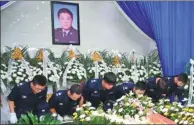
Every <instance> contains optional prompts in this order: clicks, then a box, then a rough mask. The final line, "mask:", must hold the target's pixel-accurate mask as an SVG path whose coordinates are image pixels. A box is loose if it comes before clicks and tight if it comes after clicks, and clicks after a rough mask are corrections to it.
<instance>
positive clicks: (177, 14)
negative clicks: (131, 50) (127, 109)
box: [117, 1, 194, 76]
mask: <svg viewBox="0 0 194 125" xmlns="http://www.w3.org/2000/svg"><path fill="white" fill-rule="evenodd" d="M117 3H118V5H119V6H120V7H121V8H122V10H123V11H124V12H125V13H126V15H128V17H129V18H130V19H131V20H132V21H133V22H134V23H135V24H136V25H137V26H138V27H139V28H140V29H141V30H142V31H143V32H144V33H145V34H147V35H148V36H149V37H150V38H152V39H153V40H155V41H156V44H157V48H158V52H159V57H160V61H161V64H162V69H163V73H164V76H173V75H176V74H178V73H180V72H184V67H185V65H186V63H188V62H189V60H190V58H194V31H193V28H194V14H193V12H194V2H192V1H185V2H183V1H176V2H175V1H141V2H139V1H138V2H134V1H117Z"/></svg>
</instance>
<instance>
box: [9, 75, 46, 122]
mask: <svg viewBox="0 0 194 125" xmlns="http://www.w3.org/2000/svg"><path fill="white" fill-rule="evenodd" d="M46 82H47V79H46V77H45V76H43V75H36V76H35V77H34V78H33V80H32V81H31V82H27V83H19V84H17V85H15V87H14V88H13V89H12V91H11V93H10V94H9V96H8V104H9V109H10V116H11V117H10V122H11V123H16V122H17V119H18V118H20V117H21V114H26V113H28V112H32V113H33V114H35V115H38V116H41V115H44V114H46V113H49V108H48V104H47V103H46V95H47V87H46Z"/></svg>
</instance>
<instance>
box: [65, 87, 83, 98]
mask: <svg viewBox="0 0 194 125" xmlns="http://www.w3.org/2000/svg"><path fill="white" fill-rule="evenodd" d="M81 93H82V89H81V86H80V85H79V84H73V85H72V86H71V88H70V89H69V91H68V96H69V98H71V99H72V100H74V101H76V100H78V99H79V98H80V97H81Z"/></svg>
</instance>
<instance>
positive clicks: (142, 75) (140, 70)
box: [128, 65, 148, 83]
mask: <svg viewBox="0 0 194 125" xmlns="http://www.w3.org/2000/svg"><path fill="white" fill-rule="evenodd" d="M129 74H130V75H129V76H128V79H129V80H130V81H132V82H134V83H137V82H138V81H145V80H146V79H147V78H148V74H147V71H146V69H145V67H144V66H141V65H137V66H136V65H132V66H131V69H130V70H129Z"/></svg>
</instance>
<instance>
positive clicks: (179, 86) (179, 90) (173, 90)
mask: <svg viewBox="0 0 194 125" xmlns="http://www.w3.org/2000/svg"><path fill="white" fill-rule="evenodd" d="M168 80H169V92H168V97H169V99H170V102H174V101H175V97H176V96H177V97H178V102H180V103H182V104H183V103H184V102H183V98H184V92H185V90H184V88H183V86H184V85H185V84H186V83H187V81H188V76H187V74H186V73H180V74H178V75H176V76H173V77H168Z"/></svg>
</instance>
